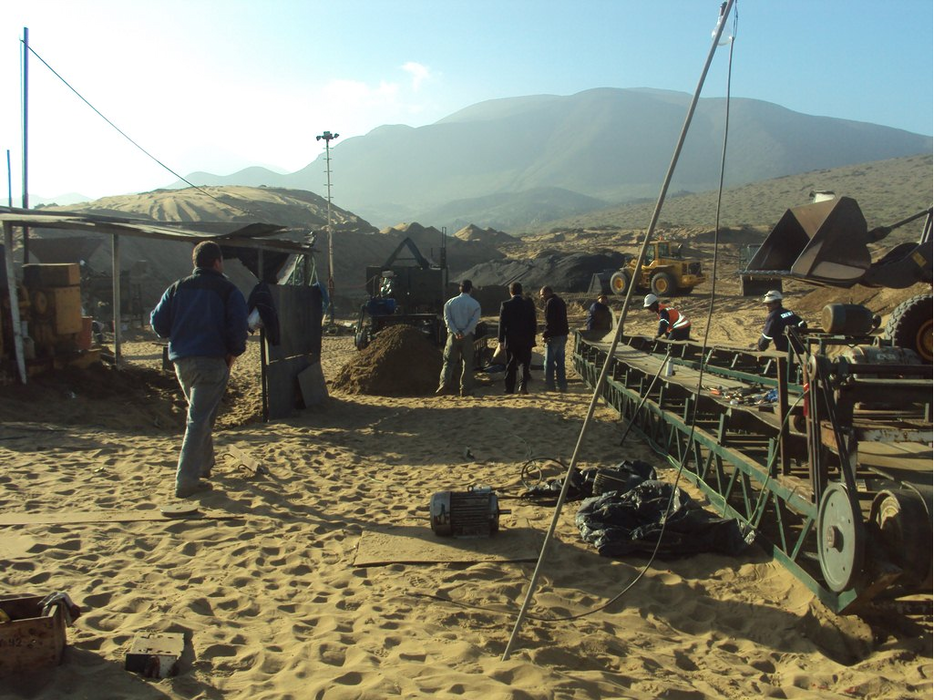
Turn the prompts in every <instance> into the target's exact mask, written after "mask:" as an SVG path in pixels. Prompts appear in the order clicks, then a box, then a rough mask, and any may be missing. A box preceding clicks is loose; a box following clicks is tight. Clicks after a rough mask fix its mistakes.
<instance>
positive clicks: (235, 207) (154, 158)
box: [22, 41, 257, 217]
mask: <svg viewBox="0 0 934 700" xmlns="http://www.w3.org/2000/svg"><path fill="white" fill-rule="evenodd" d="M22 43H23V46H24V47H25V48H26V49H27V50H28V51H29V52H30V53H31V54H32V55H33V56H35V57H36V58H38V59H39V60H40V61H41V62H42V65H44V66H45V67H46V68H48V69H49V70H50V71H51V72H52V75H54V76H55V77H56V78H58V79H59V80H61V81H62V83H64V85H65V87H67V88H68V89H69V90H71V91H72V92H73V93H74V94H75V95H76V96H77V97H78V99H80V100H81V101H82V102H84V104H86V105H87V106H88V107H90V108H91V109H92V110H94V113H95V114H97V116H99V117H100V118H101V119H103V120H104V121H105V122H107V124H109V125H110V126H111V127H113V129H114V130H115V131H116V132H117V133H118V134H120V135H121V136H122V137H123V138H125V139H126V140H127V141H129V142H130V143H131V144H133V145H134V146H136V148H137V149H139V150H140V151H142V152H143V153H144V154H145V155H146V156H147V157H148V158H149V159H151V160H152V161H153V162H155V163H157V164H158V165H159V166H161V167H162V168H163V169H164V170H166V171H168V172H169V173H171V174H172V175H174V176H175V177H177V178H178V179H179V180H181V181H182V182H184V183H185V184H187V185H188V186H189V187H193V188H194V189H196V190H198V191H199V192H201V193H202V194H204V195H207V196H208V197H210V198H211V199H213V200H214V201H215V202H217V203H218V204H225V205H227V206H230V207H233V208H234V209H236V210H237V211H239V212H242V213H243V214H246V215H247V216H253V217H255V216H257V214H256V212H253V211H249V210H247V209H243V208H242V207H239V206H237V205H236V204H231V203H230V202H224V201H222V200H221V199H219V198H218V197H215V196H214V195H213V194H211V193H210V192H208V191H207V190H206V189H204V188H203V187H200V186H199V185H196V184H194V183H193V182H191V181H190V180H188V179H187V178H185V177H182V176H181V175H179V174H178V173H177V172H175V171H174V170H172V168H170V167H169V166H168V165H166V164H165V163H163V162H162V161H161V160H159V159H158V158H156V157H155V156H154V155H153V154H152V153H150V152H149V151H147V150H146V149H145V148H143V147H142V146H141V145H139V144H138V143H137V142H136V141H135V140H133V139H132V138H130V136H129V135H128V134H127V133H126V132H125V131H123V129H121V128H120V127H119V126H117V125H116V124H114V123H113V122H112V121H110V119H108V118H107V117H106V116H104V114H103V113H102V112H101V111H100V110H99V109H98V108H97V107H95V106H94V105H92V104H91V103H90V102H89V101H88V100H87V99H85V97H84V95H82V94H81V93H80V92H78V91H77V90H76V89H75V88H74V87H73V86H72V85H71V83H69V82H68V81H67V80H65V78H63V77H62V76H61V75H60V74H59V73H58V71H56V70H55V69H54V68H52V66H50V65H49V64H48V62H47V61H46V60H45V59H44V58H42V56H40V55H39V54H38V53H36V50H35V49H34V48H32V46H29V45H28V44H26V42H25V41H23V42H22Z"/></svg>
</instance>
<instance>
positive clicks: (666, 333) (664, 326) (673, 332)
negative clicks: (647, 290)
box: [642, 294, 691, 340]
mask: <svg viewBox="0 0 934 700" xmlns="http://www.w3.org/2000/svg"><path fill="white" fill-rule="evenodd" d="M642 307H643V308H645V309H649V310H650V311H652V312H654V313H655V314H657V315H658V331H657V332H656V333H655V337H656V338H662V337H666V338H668V340H690V339H691V321H690V319H689V318H688V317H687V316H685V315H684V314H683V313H681V312H680V311H678V310H677V309H676V308H675V307H673V306H669V305H668V304H662V303H661V302H660V301H659V300H658V297H657V296H655V295H654V294H646V295H645V299H644V300H643V303H642Z"/></svg>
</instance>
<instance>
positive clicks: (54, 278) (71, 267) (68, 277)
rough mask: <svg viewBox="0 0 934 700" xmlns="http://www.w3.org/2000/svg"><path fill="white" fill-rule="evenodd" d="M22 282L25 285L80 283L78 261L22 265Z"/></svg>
mask: <svg viewBox="0 0 934 700" xmlns="http://www.w3.org/2000/svg"><path fill="white" fill-rule="evenodd" d="M23 284H24V285H26V286H27V287H73V286H75V285H80V284H81V266H80V265H79V264H78V263H43V264H39V263H29V264H28V265H23Z"/></svg>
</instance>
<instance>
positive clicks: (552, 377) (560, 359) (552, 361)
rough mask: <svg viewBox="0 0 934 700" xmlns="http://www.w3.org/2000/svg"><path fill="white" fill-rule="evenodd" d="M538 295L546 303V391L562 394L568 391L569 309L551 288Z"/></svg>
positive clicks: (543, 333) (546, 288)
mask: <svg viewBox="0 0 934 700" xmlns="http://www.w3.org/2000/svg"><path fill="white" fill-rule="evenodd" d="M538 295H539V296H540V297H541V298H542V300H543V301H544V302H545V328H544V329H543V330H542V340H544V341H545V390H546V391H554V390H555V388H557V389H558V391H560V392H561V393H562V394H563V393H564V392H565V391H567V390H568V380H567V377H566V376H565V373H564V354H565V346H566V345H567V342H568V333H570V329H569V328H568V308H567V305H566V304H565V303H564V299H562V298H561V297H559V296H558V295H557V294H555V293H554V291H552V289H551V287H547V286H546V287H542V289H541V291H540V292H539V293H538Z"/></svg>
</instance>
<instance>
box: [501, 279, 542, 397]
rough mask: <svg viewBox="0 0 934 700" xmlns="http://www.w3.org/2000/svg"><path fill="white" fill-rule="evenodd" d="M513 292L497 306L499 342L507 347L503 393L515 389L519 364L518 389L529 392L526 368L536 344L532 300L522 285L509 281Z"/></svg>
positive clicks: (520, 391) (525, 392) (504, 347)
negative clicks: (527, 296)
mask: <svg viewBox="0 0 934 700" xmlns="http://www.w3.org/2000/svg"><path fill="white" fill-rule="evenodd" d="M509 293H510V294H511V295H512V297H510V299H509V300H508V301H504V302H503V303H502V305H500V308H499V342H500V343H501V344H502V346H503V349H504V350H505V351H506V393H507V394H512V393H513V392H514V391H515V389H516V374H517V371H518V369H519V365H522V377H521V379H520V380H519V393H520V394H528V393H529V389H528V384H529V368H530V365H531V364H532V348H533V347H534V346H535V330H536V323H537V321H538V319H536V317H535V304H534V303H533V302H532V300H531V299H526V298H525V297H523V296H522V285H521V284H520V283H519V282H513V283H512V284H511V285H509Z"/></svg>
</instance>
